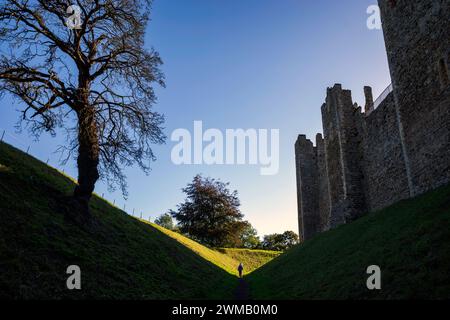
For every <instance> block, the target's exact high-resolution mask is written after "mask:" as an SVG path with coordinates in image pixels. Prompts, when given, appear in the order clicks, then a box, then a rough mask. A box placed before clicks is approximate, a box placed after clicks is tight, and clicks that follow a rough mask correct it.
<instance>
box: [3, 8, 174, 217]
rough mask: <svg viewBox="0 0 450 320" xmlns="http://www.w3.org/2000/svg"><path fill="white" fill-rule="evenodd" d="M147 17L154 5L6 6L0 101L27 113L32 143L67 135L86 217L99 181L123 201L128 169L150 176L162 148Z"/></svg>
mask: <svg viewBox="0 0 450 320" xmlns="http://www.w3.org/2000/svg"><path fill="white" fill-rule="evenodd" d="M72 5H76V6H75V7H74V6H72ZM150 8H151V0H70V1H67V0H34V1H33V0H0V41H1V43H2V46H1V48H0V92H8V93H10V94H12V95H13V96H15V97H17V98H18V99H19V101H21V102H22V103H24V108H23V110H22V116H21V119H22V120H24V121H26V124H27V125H28V127H29V128H30V130H31V132H32V133H33V134H36V135H39V134H40V133H41V132H43V131H47V132H50V133H52V134H54V133H55V129H56V128H66V129H67V130H68V133H69V137H70V138H69V141H68V143H67V146H65V149H66V151H68V155H69V156H70V155H71V154H72V153H73V152H74V155H75V156H77V164H78V184H77V186H76V188H75V191H74V197H75V199H76V200H77V203H79V204H80V205H81V206H80V208H82V210H81V211H82V213H83V214H84V215H85V216H86V217H89V210H88V203H89V199H90V198H91V195H92V192H93V190H94V187H95V183H96V181H97V180H98V179H99V178H105V179H106V180H107V181H108V184H109V185H110V186H114V185H115V183H118V184H119V185H120V186H121V188H122V191H123V192H124V194H125V192H126V183H125V177H124V175H123V172H122V168H123V167H124V166H129V165H132V164H138V165H139V166H140V167H141V168H142V169H143V170H144V171H145V172H148V170H149V169H150V167H149V164H150V162H151V161H152V160H154V158H155V157H154V154H153V152H152V149H151V145H152V144H161V143H163V142H164V141H165V136H164V134H163V133H162V128H161V126H162V124H163V122H164V119H163V117H162V115H160V114H159V113H157V112H155V111H153V110H152V105H153V104H154V103H155V100H156V96H155V93H154V90H153V87H152V86H153V84H154V83H157V84H159V85H161V86H164V77H163V75H162V73H161V72H160V70H159V66H160V64H161V63H162V62H161V59H160V57H159V55H158V53H157V52H155V51H154V50H153V49H151V50H146V49H145V48H144V35H145V29H146V26H147V23H148V21H149V16H150ZM77 17H79V19H77Z"/></svg>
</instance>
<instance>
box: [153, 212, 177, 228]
mask: <svg viewBox="0 0 450 320" xmlns="http://www.w3.org/2000/svg"><path fill="white" fill-rule="evenodd" d="M155 223H156V224H157V225H159V226H161V227H163V228H166V229H169V230H174V229H175V225H174V223H173V219H172V216H171V215H170V214H169V213H164V214H162V215H160V216H159V217H158V218H156V219H155Z"/></svg>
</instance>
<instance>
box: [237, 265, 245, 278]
mask: <svg viewBox="0 0 450 320" xmlns="http://www.w3.org/2000/svg"><path fill="white" fill-rule="evenodd" d="M237 269H238V271H239V278H242V271H244V265H243V264H242V262H241V263H239V267H238V268H237Z"/></svg>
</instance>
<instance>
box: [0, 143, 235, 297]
mask: <svg viewBox="0 0 450 320" xmlns="http://www.w3.org/2000/svg"><path fill="white" fill-rule="evenodd" d="M73 187H74V184H73V181H71V180H70V179H69V178H68V177H65V176H64V175H62V174H61V173H60V172H58V171H57V170H55V169H53V168H50V167H48V166H46V165H45V164H44V163H42V162H40V161H38V160H36V159H34V158H33V157H31V156H28V155H26V154H24V153H22V152H20V151H18V150H17V149H15V148H13V147H11V146H9V145H7V144H4V143H0V298H33V299H49V298H50V299H52V298H57V299H60V298H70V299H85V298H97V299H103V298H114V299H115V298H117V299H119V298H120V299H204V298H217V299H224V298H225V299H228V298H233V292H234V289H235V287H236V285H237V282H238V280H237V278H236V277H234V276H232V275H231V274H230V273H228V272H226V271H224V270H223V269H221V268H219V267H217V265H220V264H222V263H223V264H225V265H226V264H228V263H231V262H229V261H228V260H227V259H231V258H229V257H225V256H224V255H221V254H220V259H219V258H218V257H217V256H213V255H214V252H211V255H212V256H211V257H210V258H209V259H208V260H210V261H214V262H215V263H212V262H210V261H207V260H205V259H204V258H202V256H201V255H199V254H196V253H194V252H193V251H192V250H190V249H189V248H188V247H186V246H185V245H183V244H182V243H180V241H177V240H176V239H173V237H168V236H167V235H166V234H165V232H161V230H160V229H158V228H155V227H154V226H151V225H148V224H145V223H142V222H141V221H139V220H138V219H135V218H133V217H131V216H129V215H127V214H125V213H124V212H123V211H121V210H120V209H118V208H116V207H114V206H112V205H111V204H109V203H107V202H106V201H104V200H102V199H100V198H98V197H94V198H93V199H92V201H91V210H92V212H93V215H94V216H95V218H96V221H97V223H96V225H95V227H94V228H93V229H85V228H80V227H78V226H76V225H73V224H71V223H69V222H67V221H66V220H65V218H64V214H63V212H64V210H66V209H64V205H63V203H64V202H65V200H66V199H67V196H68V195H69V194H70V193H71V192H72V190H73ZM197 245H198V244H197ZM198 246H200V245H198ZM198 248H199V249H198V251H206V248H204V249H202V248H200V247H198ZM217 254H219V253H217ZM69 265H78V266H80V268H81V286H82V290H73V291H70V290H67V289H66V279H67V277H68V275H67V274H66V268H67V267H68V266H69ZM225 269H226V268H225Z"/></svg>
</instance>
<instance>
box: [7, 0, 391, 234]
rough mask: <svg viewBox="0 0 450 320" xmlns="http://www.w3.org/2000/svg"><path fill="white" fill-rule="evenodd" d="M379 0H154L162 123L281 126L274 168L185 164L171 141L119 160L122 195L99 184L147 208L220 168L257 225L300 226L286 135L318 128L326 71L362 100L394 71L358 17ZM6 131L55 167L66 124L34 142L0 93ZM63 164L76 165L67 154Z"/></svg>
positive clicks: (172, 199) (152, 213)
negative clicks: (131, 163)
mask: <svg viewBox="0 0 450 320" xmlns="http://www.w3.org/2000/svg"><path fill="white" fill-rule="evenodd" d="M373 4H376V0H344V1H335V0H315V1H313V0H311V1H309V0H155V1H154V5H153V11H152V21H151V23H150V24H149V28H148V31H147V36H146V45H147V46H153V47H154V48H155V49H157V50H158V51H159V52H160V54H161V56H162V58H163V60H164V65H163V67H162V69H163V71H164V73H165V76H166V82H167V88H165V89H162V88H158V89H157V94H158V104H157V105H156V106H155V108H156V110H158V111H159V112H161V113H163V114H164V115H165V117H166V124H165V130H164V131H165V133H166V135H167V136H168V137H169V138H170V134H171V133H172V131H173V130H175V129H177V128H186V129H188V130H190V131H192V129H193V122H194V121H195V120H201V121H203V126H204V128H205V129H207V128H217V129H220V130H223V131H225V129H235V128H243V129H248V128H256V129H258V128H263V129H279V130H280V170H279V173H278V174H277V175H273V176H261V175H260V173H259V166H251V165H241V166H230V165H213V166H208V165H184V166H183V165H182V166H176V165H174V164H173V163H172V161H171V159H170V153H171V149H172V147H173V146H174V145H175V143H174V142H171V141H170V139H168V141H167V143H166V144H165V145H164V146H155V148H154V151H155V153H156V156H157V161H156V162H154V163H153V166H152V168H153V169H152V172H151V173H150V174H149V175H148V176H146V175H145V174H143V173H142V172H141V171H140V170H139V169H138V168H130V169H127V170H126V173H127V176H128V185H129V197H128V199H127V200H124V199H123V198H122V196H121V194H120V193H119V192H116V193H109V192H108V191H107V188H106V186H105V184H104V183H102V182H99V183H98V184H97V188H96V192H97V193H99V194H102V193H105V197H106V198H107V199H109V200H111V201H113V200H114V199H115V200H116V203H117V204H118V206H120V207H122V206H123V205H124V204H125V205H126V209H127V211H128V212H130V213H131V212H132V210H133V208H135V212H136V213H137V214H138V213H140V212H141V211H142V212H143V213H144V217H146V218H148V217H151V218H152V220H153V219H154V218H155V217H156V216H158V215H159V214H161V213H164V212H166V211H167V210H168V209H172V208H175V206H176V205H177V204H178V203H179V202H180V201H182V200H183V199H184V196H183V194H182V192H181V188H182V187H184V186H185V185H186V184H187V183H188V182H189V181H191V179H192V177H193V176H194V175H195V174H197V173H202V174H204V175H207V176H211V177H214V178H220V179H222V180H224V181H229V182H230V183H231V188H233V189H237V190H238V192H239V195H240V199H241V203H242V206H241V209H242V212H243V213H244V214H245V217H246V219H248V220H249V221H250V222H251V223H252V224H253V225H254V226H255V227H256V229H257V230H258V231H259V233H260V234H261V235H263V234H268V233H273V232H282V231H285V230H294V231H296V232H297V228H298V227H297V201H296V184H295V165H294V142H295V140H296V137H297V135H298V134H300V133H302V134H306V135H307V136H308V137H309V138H314V137H315V134H316V133H317V132H321V131H322V127H321V114H320V106H321V105H322V103H323V101H324V99H325V93H326V88H327V87H329V86H332V85H333V84H334V83H342V85H343V86H344V87H345V88H347V89H351V90H352V91H353V99H354V100H355V101H356V102H358V103H359V104H361V105H363V104H364V100H363V86H364V85H370V86H372V87H373V91H374V96H375V98H376V96H378V94H379V93H381V92H382V91H383V89H384V88H386V87H387V86H388V84H389V83H390V77H389V69H388V65H387V59H386V53H385V46H384V41H383V34H382V31H381V30H369V29H368V28H367V27H366V20H367V18H368V14H367V13H366V9H367V7H368V6H369V5H373ZM0 103H1V108H2V109H1V113H0V115H1V117H0V128H1V129H6V131H7V135H6V137H5V140H6V141H7V142H9V143H11V144H13V145H15V146H17V147H19V148H21V149H26V148H27V146H28V145H31V149H30V153H31V154H33V155H34V156H36V157H37V158H39V159H42V160H44V161H45V160H47V158H50V164H52V165H53V166H55V167H59V165H58V155H57V154H54V151H55V150H56V148H57V146H58V145H59V144H62V143H63V138H64V136H63V135H62V134H59V135H58V136H57V137H56V138H51V137H49V136H48V135H43V136H42V137H41V139H40V141H39V142H35V141H33V139H32V138H30V137H28V135H27V133H26V131H24V132H23V133H21V134H20V133H17V132H15V128H14V125H15V123H16V122H17V120H18V117H19V113H18V112H17V109H20V108H21V105H20V104H17V103H16V104H14V105H12V104H11V99H10V98H9V97H4V98H3V99H2V100H0ZM65 171H66V172H67V173H68V174H70V175H72V176H74V177H76V176H77V174H76V167H75V162H74V161H72V162H70V163H69V164H68V165H67V166H66V168H65Z"/></svg>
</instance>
